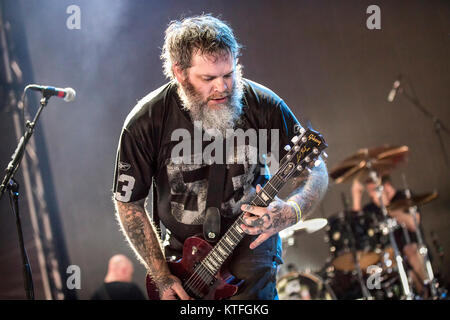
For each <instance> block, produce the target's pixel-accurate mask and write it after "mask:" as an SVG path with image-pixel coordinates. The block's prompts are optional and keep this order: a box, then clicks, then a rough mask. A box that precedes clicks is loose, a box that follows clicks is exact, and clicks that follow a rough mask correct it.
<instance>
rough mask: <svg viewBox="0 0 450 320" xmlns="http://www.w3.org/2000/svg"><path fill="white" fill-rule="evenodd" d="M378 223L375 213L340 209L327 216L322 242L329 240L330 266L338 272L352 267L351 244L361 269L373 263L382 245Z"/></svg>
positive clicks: (378, 256) (350, 269) (378, 258)
mask: <svg viewBox="0 0 450 320" xmlns="http://www.w3.org/2000/svg"><path fill="white" fill-rule="evenodd" d="M378 225H379V223H378V220H377V219H376V216H375V215H374V214H371V213H367V212H366V213H363V212H354V211H350V212H340V213H338V214H336V215H333V216H331V217H330V218H329V219H328V227H327V237H326V241H328V242H329V246H330V253H331V255H332V262H331V263H332V265H333V266H334V267H335V268H336V269H338V270H341V271H347V272H348V271H352V270H355V268H356V267H355V260H354V257H353V253H352V246H354V247H355V249H356V256H357V258H359V263H360V267H361V269H362V270H366V268H367V267H368V266H370V265H374V264H376V263H377V262H378V261H379V260H380V253H381V249H382V247H383V245H382V244H381V243H380V231H379V228H378Z"/></svg>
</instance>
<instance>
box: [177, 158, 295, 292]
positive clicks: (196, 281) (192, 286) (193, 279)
mask: <svg viewBox="0 0 450 320" xmlns="http://www.w3.org/2000/svg"><path fill="white" fill-rule="evenodd" d="M282 161H283V160H282ZM302 162H303V160H302ZM288 164H289V162H285V163H284V164H283V165H282V166H281V168H279V170H278V171H277V173H276V174H275V175H274V176H273V178H274V179H273V180H275V178H276V179H277V180H278V179H279V178H278V177H277V174H278V172H281V171H282V170H284V167H286V166H287V165H288ZM291 174H292V172H291V173H290V174H289V176H290V175H291ZM270 180H272V179H269V181H268V182H267V183H266V184H269V185H270V186H271V187H272V189H274V190H275V191H276V193H275V194H274V195H273V197H275V196H276V194H277V193H278V192H279V190H280V189H279V187H281V186H282V185H283V183H284V182H283V181H282V180H278V181H277V180H275V181H274V183H273V184H272V183H269V182H270ZM258 198H259V197H255V200H254V202H256V199H258ZM262 202H263V203H264V205H266V203H265V202H264V201H262ZM243 215H244V213H242V214H241V215H240V216H239V217H238V218H237V219H236V221H235V222H234V223H233V225H232V227H233V226H234V224H235V223H236V222H237V221H238V220H239V219H240V220H241V221H242V218H243ZM232 227H231V228H230V229H229V230H228V231H227V232H226V233H225V235H227V233H229V232H230V230H231V229H232ZM223 239H224V237H222V239H220V240H219V242H218V243H217V245H219V244H220V243H221V242H222V240H223ZM241 240H242V238H241ZM241 240H239V241H238V242H237V243H236V245H237V244H238V243H239V242H240V241H241ZM217 245H216V246H215V247H217ZM215 247H214V248H215ZM214 248H213V250H214ZM210 254H211V253H209V254H208V255H207V256H206V257H205V258H204V259H203V260H202V261H204V260H205V259H207V258H208V257H209V256H210ZM202 261H200V264H199V265H198V267H197V268H196V269H195V270H194V272H193V274H192V275H191V276H190V277H189V278H188V280H187V281H186V283H185V286H186V287H187V288H188V289H189V290H191V291H193V292H194V290H197V291H198V292H199V293H201V289H203V287H204V286H205V285H207V283H206V282H207V281H206V279H205V278H204V277H205V276H207V275H208V274H209V275H210V277H211V278H214V276H215V275H216V274H217V273H218V271H219V270H220V268H219V270H217V271H216V272H215V273H214V274H211V273H210V272H209V269H208V268H207V267H205V266H204V265H203V263H202ZM200 267H203V270H200V271H198V270H199V269H200ZM197 272H198V273H197ZM211 280H212V279H211ZM194 293H195V292H194Z"/></svg>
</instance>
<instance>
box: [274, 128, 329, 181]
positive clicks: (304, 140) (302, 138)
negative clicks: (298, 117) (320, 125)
mask: <svg viewBox="0 0 450 320" xmlns="http://www.w3.org/2000/svg"><path fill="white" fill-rule="evenodd" d="M291 142H292V146H291V145H286V146H285V148H284V149H285V150H286V151H288V153H287V154H286V155H285V156H284V157H283V159H282V160H281V162H280V163H281V164H282V166H281V167H282V169H283V170H282V171H281V177H282V178H283V179H284V180H286V179H288V178H289V177H290V176H291V175H292V174H293V173H294V172H295V171H298V172H301V171H303V170H305V169H307V170H309V168H310V167H312V166H318V165H319V164H320V161H321V160H320V159H318V158H319V156H320V155H321V154H322V155H323V157H324V158H326V157H327V154H326V153H325V152H324V151H323V150H325V148H327V147H328V145H327V144H326V142H325V140H324V139H323V136H322V135H321V134H320V133H319V132H317V131H314V130H312V129H304V128H301V129H300V131H299V134H298V135H295V136H294V137H293V138H292V140H291Z"/></svg>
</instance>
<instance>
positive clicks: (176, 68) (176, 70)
mask: <svg viewBox="0 0 450 320" xmlns="http://www.w3.org/2000/svg"><path fill="white" fill-rule="evenodd" d="M172 70H173V74H174V75H175V78H176V79H177V81H178V83H183V82H184V81H185V80H186V79H185V78H186V77H185V73H184V71H183V70H182V69H181V67H180V65H179V64H178V63H176V64H174V65H173V67H172Z"/></svg>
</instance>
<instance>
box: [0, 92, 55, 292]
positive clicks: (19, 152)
mask: <svg viewBox="0 0 450 320" xmlns="http://www.w3.org/2000/svg"><path fill="white" fill-rule="evenodd" d="M49 98H50V96H49V95H44V96H43V98H42V99H41V101H40V107H39V109H38V111H37V112H36V115H35V116H34V119H33V121H31V122H30V121H27V123H26V125H25V126H26V129H25V133H24V135H23V136H22V138H20V141H19V144H18V146H17V148H16V150H15V151H14V154H13V155H12V157H11V158H12V160H11V161H10V162H9V164H8V166H7V167H6V170H5V171H6V174H5V176H4V177H3V180H2V183H1V185H0V199H1V198H2V197H3V194H4V193H5V191H6V190H9V192H10V203H11V208H12V210H13V213H14V214H15V216H16V226H17V232H18V235H19V245H20V250H21V257H22V267H23V274H24V287H25V291H26V294H27V299H29V300H34V286H33V277H32V272H31V267H30V262H29V260H28V255H27V252H26V249H25V245H24V241H23V233H22V224H21V221H20V215H19V185H18V184H17V183H16V181H15V180H14V175H15V174H16V172H17V170H18V169H19V166H20V162H21V160H22V158H23V156H24V154H25V149H26V146H27V144H28V141H29V140H30V138H31V136H32V135H33V132H34V129H35V127H36V123H37V121H38V119H39V116H40V115H41V112H42V110H43V109H44V107H45V106H46V105H47V103H48V99H49Z"/></svg>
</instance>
